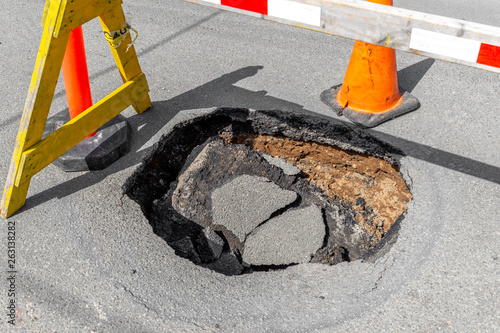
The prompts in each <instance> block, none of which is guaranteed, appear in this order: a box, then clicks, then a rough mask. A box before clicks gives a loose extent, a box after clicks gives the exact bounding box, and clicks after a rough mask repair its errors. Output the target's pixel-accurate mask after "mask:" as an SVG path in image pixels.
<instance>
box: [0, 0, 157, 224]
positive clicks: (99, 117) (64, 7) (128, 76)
mask: <svg viewBox="0 0 500 333" xmlns="http://www.w3.org/2000/svg"><path fill="white" fill-rule="evenodd" d="M96 17H99V18H100V19H101V23H102V26H103V28H104V31H105V32H106V33H108V35H109V36H113V35H112V33H113V32H116V31H118V33H115V34H114V36H115V37H117V38H121V39H122V43H121V44H120V45H117V44H116V43H114V42H113V38H111V39H112V40H111V41H110V46H111V51H112V53H113V57H114V59H115V61H116V64H117V66H118V69H119V71H120V74H121V76H122V79H123V85H122V86H121V87H119V88H118V89H116V90H115V91H114V92H112V93H111V94H109V95H108V96H107V97H105V98H104V99H102V100H101V101H99V102H98V103H96V104H94V105H93V106H91V107H90V108H89V109H87V110H86V111H84V112H83V113H81V114H80V115H79V116H78V117H76V118H74V119H72V120H71V121H69V122H68V123H66V124H65V125H64V126H62V127H61V128H60V129H58V130H57V131H55V132H53V133H52V134H50V135H49V136H47V137H46V138H44V139H43V140H41V139H42V135H43V130H44V127H45V123H46V121H47V116H48V114H49V110H50V105H51V103H52V98H53V96H54V91H55V88H56V84H57V79H58V76H59V72H60V70H61V65H62V61H63V57H64V52H65V50H66V45H67V43H68V38H69V33H70V32H71V30H73V29H74V28H76V27H78V26H80V25H82V24H84V23H86V22H88V21H89V20H92V19H94V18H96ZM43 21H44V32H43V35H42V41H41V44H40V48H39V51H38V56H37V60H36V65H35V69H34V72H33V76H32V79H31V84H30V89H29V92H28V97H27V99H26V104H25V107H24V112H23V117H22V120H21V125H20V128H19V132H18V135H17V140H16V145H15V148H14V153H13V156H12V162H11V165H10V169H9V174H8V176H7V181H6V184H5V188H4V193H3V197H2V201H1V206H0V215H1V216H2V217H4V218H7V217H9V216H11V215H12V214H13V213H15V212H16V211H17V210H19V209H20V208H21V207H22V206H23V205H24V203H25V201H26V196H27V193H28V188H29V184H30V180H31V178H32V177H33V176H34V175H35V174H36V173H38V172H39V171H41V170H42V169H43V168H45V167H46V166H47V165H49V164H50V163H52V162H53V161H54V160H56V159H57V158H58V157H59V156H61V155H62V154H64V153H65V152H66V151H68V150H69V149H71V148H72V147H73V146H75V145H76V144H78V143H79V142H80V141H82V140H83V139H85V138H86V137H87V136H88V135H89V134H90V133H92V132H94V131H95V130H97V129H98V128H99V127H101V126H102V125H104V124H106V123H107V122H108V121H109V120H111V119H112V118H114V117H115V116H116V115H118V114H119V113H120V112H122V111H123V110H125V109H126V108H127V107H128V106H130V105H132V106H133V107H134V110H135V111H136V112H137V113H142V112H144V111H145V110H147V109H148V108H149V107H150V106H151V100H150V98H149V94H148V92H149V87H148V85H147V81H146V78H145V76H144V74H143V73H142V71H141V68H140V66H139V60H138V59H137V55H136V53H135V49H134V47H133V46H130V44H131V43H132V40H131V37H130V33H127V34H126V35H125V36H124V35H123V34H122V35H121V36H120V31H121V32H122V33H123V32H124V31H127V29H125V27H128V25H127V24H126V22H125V16H124V13H123V9H122V7H121V0H87V1H81V0H80V1H78V0H47V3H46V6H45V10H44V19H43Z"/></svg>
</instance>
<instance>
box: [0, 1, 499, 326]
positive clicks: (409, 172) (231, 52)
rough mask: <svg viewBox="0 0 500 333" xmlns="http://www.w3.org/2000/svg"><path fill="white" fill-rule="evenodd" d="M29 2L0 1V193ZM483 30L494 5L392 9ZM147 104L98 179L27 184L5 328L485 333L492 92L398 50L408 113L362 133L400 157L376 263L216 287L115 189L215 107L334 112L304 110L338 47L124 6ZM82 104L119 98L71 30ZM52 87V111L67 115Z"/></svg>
mask: <svg viewBox="0 0 500 333" xmlns="http://www.w3.org/2000/svg"><path fill="white" fill-rule="evenodd" d="M43 5H44V2H43V1H41V0H37V1H27V0H20V1H16V2H15V3H14V2H12V1H7V0H0V8H2V10H1V17H2V21H1V23H0V27H1V31H2V33H1V34H0V60H1V61H0V73H1V74H0V75H1V76H0V96H1V97H2V112H1V113H0V135H1V140H0V145H1V146H0V148H1V150H2V152H3V157H2V158H0V183H2V184H3V183H4V181H5V178H6V175H7V171H8V166H9V163H10V156H11V153H12V149H13V147H14V140H15V137H16V133H17V130H18V124H19V121H20V118H21V113H22V109H23V105H24V101H25V98H26V94H27V92H28V87H29V82H30V79H31V72H32V69H33V65H34V62H35V57H36V53H37V48H38V45H39V40H40V36H41V33H42V31H41V28H40V25H39V22H40V20H41V16H42V12H43ZM395 5H396V6H400V7H406V8H410V9H414V10H420V11H424V12H429V13H434V14H440V15H447V16H451V17H456V18H462V19H468V20H472V21H477V22H480V23H485V24H491V25H497V26H498V17H499V15H500V7H498V4H497V1H496V0H488V1H486V0H485V1H481V2H480V3H479V4H478V3H474V2H471V1H465V0H456V1H439V2H436V1H431V0H425V1H418V2H416V1H408V0H405V1H403V0H400V1H395ZM125 9H126V12H127V13H130V16H131V17H132V24H133V26H134V27H135V28H136V29H137V30H138V31H139V39H138V40H137V42H136V49H137V51H138V54H139V57H140V58H139V60H140V63H141V66H142V68H143V71H144V72H145V73H146V76H147V78H148V82H149V86H150V88H151V98H152V100H153V108H152V109H151V110H149V111H148V112H146V113H144V114H142V115H136V114H134V112H133V110H131V109H130V108H129V109H127V110H126V111H125V112H124V113H123V114H124V115H125V116H126V117H128V120H129V122H130V124H131V127H132V130H133V142H132V150H131V152H130V153H129V154H128V155H127V156H125V157H124V158H122V159H121V160H119V161H118V162H116V163H115V164H113V165H112V166H111V167H109V168H108V169H106V170H103V171H98V172H92V173H64V172H62V171H60V170H59V169H57V168H56V167H54V166H49V167H48V168H46V169H45V170H43V171H42V172H41V173H39V174H38V175H37V176H35V177H34V178H33V180H32V183H31V186H30V192H29V196H28V200H27V202H26V205H25V208H24V209H23V210H21V211H20V212H19V213H18V214H16V215H15V216H13V217H12V218H10V219H9V220H8V221H10V222H12V221H14V222H15V227H16V270H17V274H16V282H15V283H16V297H15V299H16V302H17V308H18V310H17V312H16V323H17V326H16V327H15V328H14V327H12V326H11V325H9V324H8V323H7V319H8V318H7V315H6V307H7V302H8V297H7V296H6V295H7V292H8V289H9V285H8V281H7V270H8V267H7V240H6V239H7V223H4V227H3V228H2V235H3V237H2V239H4V240H3V241H1V242H0V249H1V253H3V255H2V256H1V258H0V263H1V267H0V280H1V281H2V283H0V288H1V290H0V295H2V296H1V297H0V305H1V307H2V309H4V310H3V311H2V312H1V313H2V315H0V331H2V332H11V331H12V332H17V331H20V332H39V331H43V332H382V331H384V332H435V331H438V330H440V331H443V332H498V331H500V313H499V310H498V309H499V308H500V291H499V290H500V278H499V276H500V261H499V257H500V245H499V242H498V239H499V236H500V224H499V221H500V219H499V217H498V216H499V214H500V208H499V205H498V202H499V192H500V190H499V189H500V187H499V185H498V184H499V183H500V157H499V153H500V143H499V141H498V132H499V128H500V112H499V111H500V106H499V105H500V103H499V102H500V101H499V97H498V91H499V89H500V83H499V82H500V80H499V76H498V75H497V74H493V73H489V72H485V71H480V70H476V69H471V68H467V67H463V66H458V65H454V64H450V63H445V62H441V61H432V60H429V59H426V58H423V57H420V56H416V55H410V54H404V53H398V69H399V75H398V76H399V79H400V85H401V86H402V87H403V88H405V89H406V90H408V91H410V92H411V93H412V94H413V95H415V96H416V97H417V98H419V100H420V102H421V104H422V106H421V108H420V109H419V110H418V111H416V112H413V113H411V114H408V115H406V116H403V117H400V118H398V119H395V120H393V121H391V122H389V123H386V124H383V125H381V126H379V127H377V128H375V129H372V130H370V131H369V132H370V133H372V134H373V135H375V136H377V137H379V138H380V139H382V140H385V141H388V142H391V143H393V144H394V145H396V146H397V147H400V148H401V149H403V150H404V151H405V152H406V153H407V154H408V157H406V158H404V160H403V167H402V172H403V174H404V175H405V176H406V177H407V178H408V179H410V180H411V181H410V183H411V184H410V185H411V187H412V192H413V195H414V199H413V201H412V202H411V203H410V205H409V211H408V215H407V216H406V218H405V220H404V221H403V223H402V225H401V230H400V234H399V237H398V238H397V240H396V241H395V243H394V244H393V246H392V247H391V248H390V249H389V250H388V251H387V252H386V253H381V254H380V255H379V257H378V258H377V259H375V258H374V259H373V260H370V261H366V262H362V261H356V262H351V263H342V264H339V265H336V266H332V267H327V266H324V265H319V264H301V265H297V266H294V267H290V268H288V269H286V270H282V271H274V272H255V273H253V274H249V275H242V276H236V277H227V276H223V275H221V274H218V273H215V272H213V271H210V270H208V269H204V268H202V267H198V266H195V265H193V264H192V263H191V262H189V261H187V260H185V259H181V258H179V257H177V256H175V254H174V252H173V250H172V249H171V248H169V247H168V246H167V244H166V243H165V242H164V241H163V240H161V239H160V238H159V237H157V236H156V235H155V234H154V233H153V232H152V229H151V227H150V225H149V224H148V221H147V220H146V219H145V218H144V217H143V215H142V213H141V211H140V209H139V207H138V205H137V204H136V203H135V202H132V201H131V200H129V199H128V198H127V197H123V196H122V191H121V185H122V184H123V183H124V181H125V179H126V178H127V177H128V176H129V175H130V174H131V173H132V172H133V171H134V170H135V168H136V167H137V165H138V164H139V163H140V161H141V159H142V158H143V157H144V156H145V155H146V154H148V152H149V151H150V150H151V146H152V144H153V143H154V142H156V141H157V140H158V139H159V138H160V137H161V135H162V134H165V133H168V131H169V129H171V128H172V126H174V124H176V123H177V122H179V121H181V120H183V119H188V118H190V117H193V116H195V115H198V114H201V113H203V112H207V111H206V110H208V109H209V108H212V107H217V106H231V107H246V108H252V109H280V110H283V112H291V111H293V112H304V113H310V114H319V115H322V116H324V117H327V118H329V119H331V120H332V121H346V120H345V119H343V118H338V117H337V116H336V115H334V114H333V113H332V112H331V111H329V109H328V107H327V106H325V105H323V104H322V103H321V102H320V100H319V94H320V93H321V91H323V90H324V89H327V88H329V87H331V86H332V85H334V84H338V83H341V82H342V78H343V75H344V71H345V69H346V67H347V63H348V61H349V55H350V52H351V47H352V44H353V42H352V41H349V40H345V39H341V38H337V37H333V36H329V35H326V34H320V33H316V32H312V31H308V30H304V29H300V28H294V27H290V26H285V25H280V24H276V23H272V22H266V21H262V20H258V19H253V18H250V17H246V16H243V15H238V14H234V13H228V12H223V11H218V10H215V9H210V8H206V7H201V6H196V5H193V4H188V3H184V2H182V1H180V0H164V1H156V0H142V1H125ZM84 31H85V38H86V47H87V51H88V52H87V53H88V61H89V67H90V71H91V86H92V91H93V97H94V101H97V100H98V99H100V98H102V97H103V96H105V95H106V94H108V93H109V92H111V91H112V90H113V89H115V88H116V87H118V85H119V83H120V77H119V74H118V72H117V70H115V68H114V64H113V60H112V58H111V54H110V52H109V51H108V46H107V43H106V41H105V39H104V37H103V36H102V32H101V29H100V25H99V23H98V22H97V21H93V22H91V23H89V24H88V25H86V26H85V27H84ZM63 88H64V87H63V85H62V84H60V85H59V86H58V88H57V91H56V96H55V98H54V101H53V105H52V109H51V114H56V113H57V112H60V111H61V110H64V109H65V108H66V101H65V95H64V89H63Z"/></svg>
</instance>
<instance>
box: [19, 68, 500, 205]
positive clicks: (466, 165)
mask: <svg viewBox="0 0 500 333" xmlns="http://www.w3.org/2000/svg"><path fill="white" fill-rule="evenodd" d="M433 62H434V60H429V59H426V60H423V61H421V62H419V63H417V64H414V65H412V66H409V67H407V68H405V69H403V70H401V71H400V74H399V76H401V77H402V80H401V81H402V82H401V85H402V88H403V89H405V90H407V91H409V92H411V90H413V89H414V87H415V86H416V85H417V84H418V81H420V80H421V79H422V77H423V76H424V75H425V72H427V70H428V69H429V68H430V66H432V63H433ZM262 68H263V67H262V66H251V67H245V68H242V69H239V70H236V71H234V72H231V73H228V74H225V75H222V76H221V77H219V78H217V79H215V80H212V81H210V82H208V83H206V84H203V85H201V86H199V87H196V88H194V89H192V90H189V91H187V92H185V93H183V94H180V95H178V96H176V97H173V98H171V99H169V100H165V101H157V102H153V107H152V108H151V109H150V110H148V111H146V112H145V113H143V114H140V115H133V116H132V117H130V118H128V120H129V123H130V125H131V127H132V136H133V140H132V147H131V151H130V153H129V154H127V155H126V156H124V157H122V158H121V159H120V160H118V161H117V162H115V163H114V164H112V165H111V166H110V167H108V168H107V169H105V170H101V171H93V172H87V173H83V174H80V175H78V176H76V177H75V178H73V179H71V180H68V181H66V182H64V183H61V184H58V185H55V186H54V187H51V188H49V189H47V190H44V191H42V192H40V193H37V194H35V195H33V196H31V197H28V199H27V201H26V205H25V206H24V207H23V208H22V210H21V211H25V210H28V209H30V208H32V207H35V206H38V205H40V204H43V203H45V202H47V201H49V200H52V199H54V198H63V197H66V196H69V195H72V194H74V193H77V192H79V191H80V190H83V189H85V188H88V187H90V186H93V185H95V184H97V183H99V182H101V181H102V180H104V179H105V178H106V177H108V176H109V175H112V174H114V173H116V172H119V171H122V170H125V169H127V168H130V167H132V166H135V165H137V164H139V163H140V162H141V161H142V160H143V159H144V157H146V156H147V155H149V154H150V153H151V151H152V149H153V147H152V145H151V146H150V147H147V148H144V149H141V148H142V147H143V146H144V145H145V144H146V143H147V142H148V141H149V140H150V139H151V138H152V137H153V136H154V135H155V134H157V133H158V132H159V131H160V130H161V129H162V128H163V127H164V126H165V125H167V123H168V122H170V121H171V120H172V118H173V117H174V116H175V115H177V114H178V113H180V112H182V111H185V110H193V109H207V108H213V107H235V108H238V107H241V108H251V109H262V110H265V109H267V110H271V109H277V110H281V111H284V112H299V113H306V114H310V115H314V116H319V117H323V118H325V119H328V120H329V121H331V122H340V123H343V124H346V125H348V126H351V127H355V125H353V124H351V123H348V122H345V121H343V120H339V119H336V118H331V117H328V116H325V115H321V114H318V113H315V112H313V111H310V110H307V109H304V107H303V106H302V105H299V104H296V103H292V102H289V101H286V100H282V99H279V98H275V97H272V96H268V95H267V92H266V91H256V92H255V91H250V90H247V89H244V88H240V87H237V86H235V83H237V82H238V81H241V80H243V79H245V78H248V77H251V76H254V75H256V74H257V73H258V71H259V70H260V69H262ZM408 73H409V74H408ZM318 103H321V102H320V101H319V97H318ZM366 131H367V132H369V133H371V134H372V135H375V136H377V137H378V138H379V139H381V140H384V141H387V142H389V143H391V144H392V145H394V146H396V147H398V148H400V149H401V150H403V151H404V152H405V153H406V154H407V155H408V156H411V157H414V158H417V159H420V160H423V161H426V162H429V163H432V164H435V165H439V166H441V167H445V168H448V169H451V170H454V171H458V172H462V173H464V174H468V175H471V176H474V177H477V178H481V179H484V180H487V181H490V182H494V183H497V184H500V168H498V167H495V166H493V165H489V164H486V163H482V162H478V161H475V160H473V159H470V158H467V157H464V156H460V155H456V154H453V153H449V152H446V151H443V150H440V149H437V148H433V147H430V146H426V145H422V144H420V143H417V142H414V141H410V140H406V139H402V138H400V137H396V136H393V135H390V134H386V133H383V132H380V131H377V130H373V129H371V130H366ZM61 172H62V171H61Z"/></svg>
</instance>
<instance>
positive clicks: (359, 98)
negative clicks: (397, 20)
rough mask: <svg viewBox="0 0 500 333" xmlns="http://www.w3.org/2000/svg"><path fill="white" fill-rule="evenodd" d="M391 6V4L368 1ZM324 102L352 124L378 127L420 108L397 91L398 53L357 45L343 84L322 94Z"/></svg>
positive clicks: (390, 0)
mask: <svg viewBox="0 0 500 333" xmlns="http://www.w3.org/2000/svg"><path fill="white" fill-rule="evenodd" d="M368 1H369V2H375V3H378V4H382V5H389V6H392V0H368ZM321 100H322V101H323V102H324V103H326V104H327V105H329V106H330V107H331V108H332V109H333V110H334V111H336V112H337V114H339V115H342V114H343V115H344V116H346V117H347V118H348V119H349V120H351V121H352V122H354V123H356V124H358V125H361V126H364V127H375V126H377V125H379V124H381V123H383V122H385V121H388V120H391V119H394V118H395V117H397V116H400V115H402V114H404V113H408V112H410V111H413V110H415V109H417V108H418V107H419V106H420V103H419V102H418V100H417V99H416V98H415V97H413V96H411V95H410V94H409V93H408V92H401V90H400V89H399V87H398V77H397V66H396V51H395V50H393V49H389V48H386V47H383V46H378V45H373V44H368V43H364V42H360V41H356V43H355V44H354V48H353V51H352V55H351V59H350V61H349V65H348V67H347V71H346V74H345V77H344V83H343V84H342V85H340V86H335V87H332V88H331V89H328V90H326V91H324V92H323V93H322V94H321Z"/></svg>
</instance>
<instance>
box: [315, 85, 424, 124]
mask: <svg viewBox="0 0 500 333" xmlns="http://www.w3.org/2000/svg"><path fill="white" fill-rule="evenodd" d="M341 88H342V85H337V86H334V87H332V88H330V89H328V90H325V91H323V92H322V93H321V96H320V97H321V100H322V101H323V103H325V104H326V105H328V106H329V107H330V108H331V109H332V110H333V111H335V112H336V113H337V115H339V116H341V115H344V116H346V118H347V119H349V120H350V121H352V122H353V123H355V124H357V125H360V126H363V127H375V126H378V125H380V124H382V123H384V122H386V121H389V120H391V119H394V118H396V117H398V116H401V115H403V114H405V113H409V112H411V111H415V110H416V109H418V108H419V107H420V102H419V101H418V99H417V98H416V97H414V96H413V95H411V94H410V93H409V92H406V91H404V92H403V91H402V92H401V95H402V97H401V101H400V102H399V103H398V104H397V105H396V106H395V107H393V108H391V109H389V110H387V111H382V112H362V111H357V110H354V109H352V108H350V107H349V105H347V106H345V107H344V106H343V105H341V104H340V103H339V102H338V100H337V94H338V92H339V91H340V89H341Z"/></svg>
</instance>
